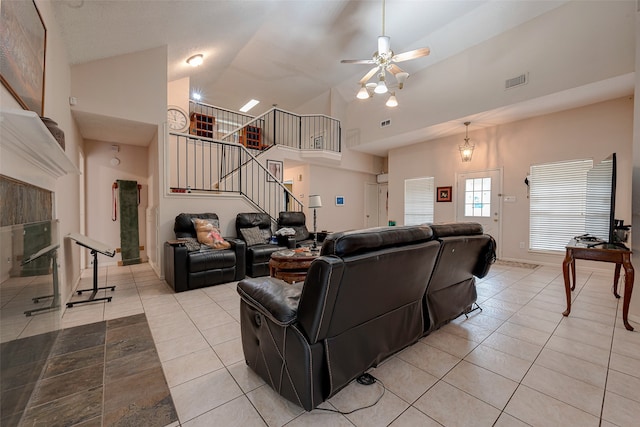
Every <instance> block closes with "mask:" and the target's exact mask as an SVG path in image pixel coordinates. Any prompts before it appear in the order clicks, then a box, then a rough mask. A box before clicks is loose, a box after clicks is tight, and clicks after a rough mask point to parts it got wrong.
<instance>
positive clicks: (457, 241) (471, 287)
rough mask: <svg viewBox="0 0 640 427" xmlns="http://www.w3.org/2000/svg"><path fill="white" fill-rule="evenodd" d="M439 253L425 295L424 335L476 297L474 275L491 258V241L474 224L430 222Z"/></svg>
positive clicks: (466, 307)
mask: <svg viewBox="0 0 640 427" xmlns="http://www.w3.org/2000/svg"><path fill="white" fill-rule="evenodd" d="M430 227H431V229H432V230H433V237H434V238H435V239H437V240H438V242H440V252H439V254H438V261H437V262H436V266H435V269H434V271H433V276H431V280H430V281H429V286H428V287H427V292H426V294H425V300H424V303H425V310H424V313H425V315H426V316H425V325H424V331H425V334H427V333H429V332H431V331H433V330H434V329H437V328H439V327H441V326H442V325H444V324H446V323H448V322H449V321H450V320H453V319H455V318H456V317H458V316H459V315H461V314H463V313H468V312H469V311H470V310H471V308H472V305H473V303H474V302H476V299H477V293H476V285H475V283H476V279H475V277H479V278H482V277H484V276H485V275H486V274H487V273H488V271H489V268H490V266H491V264H493V262H494V261H495V241H494V240H493V237H491V236H489V235H488V234H483V230H482V225H480V224H478V223H461V222H458V223H449V224H430Z"/></svg>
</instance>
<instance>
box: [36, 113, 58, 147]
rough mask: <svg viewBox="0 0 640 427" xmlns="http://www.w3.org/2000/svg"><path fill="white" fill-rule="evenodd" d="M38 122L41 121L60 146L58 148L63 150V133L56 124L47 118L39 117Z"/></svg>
mask: <svg viewBox="0 0 640 427" xmlns="http://www.w3.org/2000/svg"><path fill="white" fill-rule="evenodd" d="M40 120H42V123H44V125H45V126H46V127H47V129H49V132H51V135H53V137H54V138H55V140H56V141H58V144H60V147H62V149H63V150H64V131H63V130H62V129H60V128H59V127H58V123H56V122H54V121H53V120H51V119H50V118H49V117H40Z"/></svg>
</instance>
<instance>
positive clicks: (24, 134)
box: [0, 109, 80, 191]
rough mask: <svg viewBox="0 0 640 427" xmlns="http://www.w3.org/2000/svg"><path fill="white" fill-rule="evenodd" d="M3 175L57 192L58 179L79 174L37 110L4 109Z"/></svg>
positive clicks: (0, 116)
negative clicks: (69, 174)
mask: <svg viewBox="0 0 640 427" xmlns="http://www.w3.org/2000/svg"><path fill="white" fill-rule="evenodd" d="M0 173H1V174H2V175H5V176H8V177H10V178H13V179H16V180H19V181H24V182H27V183H29V184H32V185H35V186H38V187H42V188H45V189H47V190H51V191H54V190H55V183H56V180H57V179H58V178H60V177H61V176H63V175H66V174H68V173H75V174H79V173H80V172H79V171H78V168H76V166H75V165H74V164H73V162H72V161H71V160H69V158H68V157H67V155H66V154H65V152H64V150H63V149H62V147H60V145H59V144H58V142H57V141H56V140H55V138H54V137H53V135H51V132H49V129H47V127H46V126H45V125H44V123H42V120H40V117H38V115H37V114H36V113H34V112H33V111H27V110H13V109H11V110H10V109H3V110H0Z"/></svg>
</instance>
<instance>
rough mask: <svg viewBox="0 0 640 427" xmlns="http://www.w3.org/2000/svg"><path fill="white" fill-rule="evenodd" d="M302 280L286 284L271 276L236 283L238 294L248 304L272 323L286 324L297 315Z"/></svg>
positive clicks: (291, 321) (292, 320)
mask: <svg viewBox="0 0 640 427" xmlns="http://www.w3.org/2000/svg"><path fill="white" fill-rule="evenodd" d="M303 285H304V283H303V282H299V283H296V284H292V285H290V284H288V283H286V282H285V281H283V280H280V279H274V278H273V277H259V278H255V279H245V280H242V281H241V282H240V283H238V288H237V289H238V294H240V297H241V298H242V299H243V300H244V301H245V302H247V303H248V304H249V305H251V306H252V307H254V308H255V309H256V310H258V311H260V312H261V313H263V314H264V315H265V316H266V317H268V318H269V319H271V321H273V322H274V323H276V324H278V325H280V326H287V325H290V324H291V323H293V322H294V321H295V320H296V318H297V316H298V302H299V301H300V294H301V293H302V286H303Z"/></svg>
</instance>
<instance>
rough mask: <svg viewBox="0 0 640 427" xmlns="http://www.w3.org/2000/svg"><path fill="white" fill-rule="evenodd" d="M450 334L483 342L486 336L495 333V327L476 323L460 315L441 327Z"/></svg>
mask: <svg viewBox="0 0 640 427" xmlns="http://www.w3.org/2000/svg"><path fill="white" fill-rule="evenodd" d="M441 329H442V330H443V331H445V332H447V333H448V334H453V335H457V336H459V337H460V338H464V339H467V340H470V341H475V342H477V343H481V342H482V341H483V340H484V339H485V338H487V337H488V336H489V335H491V334H492V333H493V329H487V328H484V327H482V326H478V325H474V324H473V323H470V322H468V321H467V319H465V317H464V316H461V317H458V318H457V319H456V320H454V321H452V322H451V323H449V324H447V325H445V326H443V327H442V328H441Z"/></svg>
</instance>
